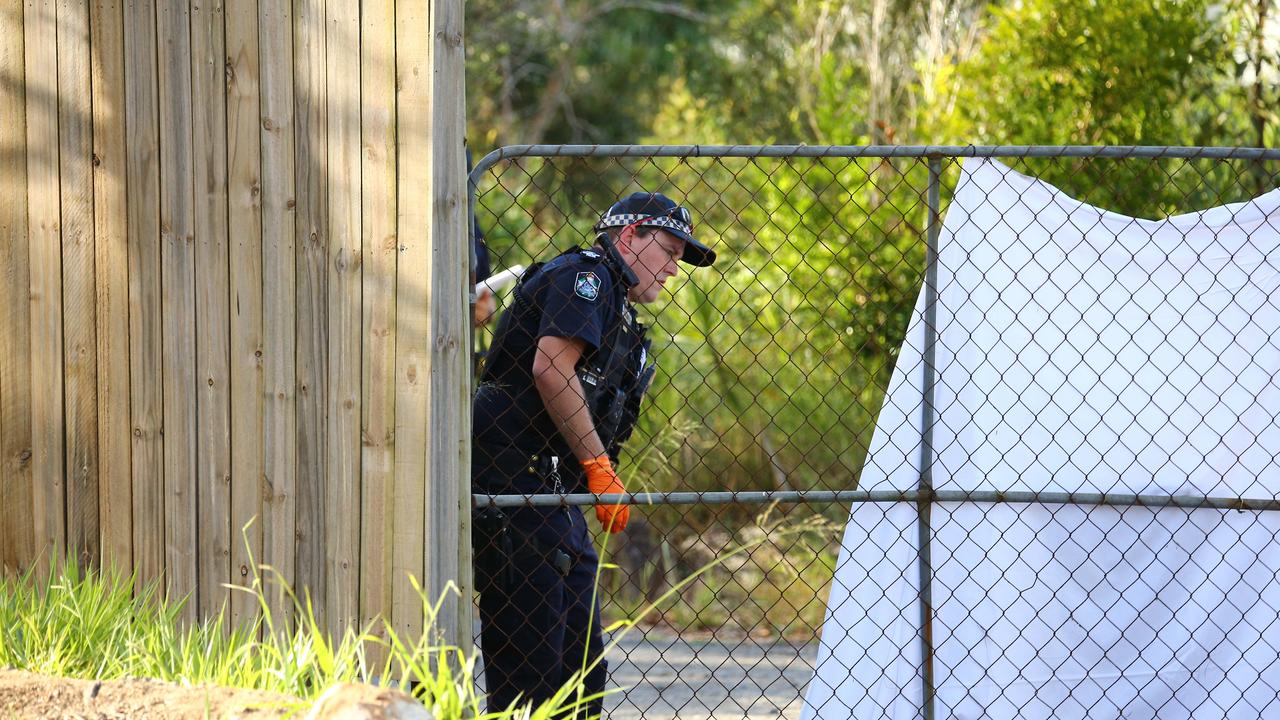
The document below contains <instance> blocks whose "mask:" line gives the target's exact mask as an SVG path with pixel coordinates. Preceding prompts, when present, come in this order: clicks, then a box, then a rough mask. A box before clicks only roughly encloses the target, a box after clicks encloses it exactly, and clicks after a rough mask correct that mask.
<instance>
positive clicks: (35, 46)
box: [23, 0, 66, 577]
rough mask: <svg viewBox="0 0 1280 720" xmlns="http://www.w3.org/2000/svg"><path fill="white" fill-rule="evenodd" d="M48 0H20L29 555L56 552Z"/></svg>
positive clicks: (56, 301)
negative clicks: (28, 381) (27, 311)
mask: <svg viewBox="0 0 1280 720" xmlns="http://www.w3.org/2000/svg"><path fill="white" fill-rule="evenodd" d="M57 23H58V19H57V10H56V8H55V7H54V4H53V0H27V4H26V12H25V15H24V26H25V29H26V41H25V45H24V49H23V52H24V54H25V69H26V103H27V233H28V235H27V237H28V240H29V242H30V245H29V248H30V252H29V262H30V271H31V285H30V288H31V326H30V329H31V453H32V455H31V463H32V464H31V481H32V485H33V489H34V493H33V497H32V500H33V502H32V506H33V522H34V526H35V542H36V547H37V553H39V554H41V555H42V557H41V558H40V559H39V560H38V561H37V570H38V572H39V574H40V576H41V577H43V576H44V575H45V574H46V571H47V570H48V568H49V562H48V560H49V559H51V558H53V559H60V558H62V557H63V554H64V548H65V544H64V543H65V542H66V513H65V510H66V505H65V503H66V495H65V486H64V484H63V477H64V476H63V454H62V450H63V430H64V425H63V414H62V247H61V246H62V230H61V217H60V208H59V199H60V198H59V177H58V172H59V167H58V166H59V162H58V154H59V152H58V147H59V145H58V36H57Z"/></svg>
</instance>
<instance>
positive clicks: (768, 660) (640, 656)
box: [605, 630, 816, 720]
mask: <svg viewBox="0 0 1280 720" xmlns="http://www.w3.org/2000/svg"><path fill="white" fill-rule="evenodd" d="M815 652H816V645H814V644H809V645H799V644H793V643H790V642H787V641H785V640H773V639H765V640H761V639H757V638H741V639H738V638H733V639H716V638H707V639H693V638H689V637H681V636H679V635H674V634H665V633H658V632H655V631H652V630H651V631H649V632H648V633H647V634H645V635H643V636H641V635H640V634H639V633H634V634H633V636H631V637H627V638H624V639H623V641H622V642H621V643H619V645H618V647H616V648H614V650H613V651H611V652H610V653H609V656H608V657H609V669H610V673H609V674H610V681H611V684H612V685H613V686H615V687H621V688H624V689H625V694H623V693H617V694H615V695H613V696H611V697H610V698H609V699H607V700H606V701H605V707H606V709H608V711H609V713H608V715H609V718H610V720H633V719H634V720H666V719H667V718H677V717H678V718H680V719H681V720H707V719H710V718H798V717H800V707H801V704H802V698H803V695H804V689H805V686H806V685H808V683H809V678H811V677H812V676H813V658H814V654H815Z"/></svg>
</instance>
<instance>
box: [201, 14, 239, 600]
mask: <svg viewBox="0 0 1280 720" xmlns="http://www.w3.org/2000/svg"><path fill="white" fill-rule="evenodd" d="M225 89H226V52H225V40H224V24H223V10H222V2H221V0H206V1H205V2H195V3H192V4H191V124H192V128H191V140H192V151H193V153H192V173H193V176H194V203H195V204H194V206H193V209H194V217H195V248H194V249H195V281H196V284H195V293H196V336H195V337H196V344H195V350H196V377H197V391H196V512H197V516H196V517H197V522H198V523H199V527H198V528H197V530H196V533H197V536H198V537H199V538H200V543H199V548H198V550H197V552H196V564H197V567H198V572H199V584H200V595H199V597H200V615H201V617H205V618H209V617H213V616H214V615H215V614H217V613H220V612H224V611H225V610H226V609H227V608H228V606H229V604H230V601H231V598H230V596H229V594H228V590H227V587H226V585H227V584H228V583H229V582H230V581H231V368H230V352H231V339H230V318H229V314H230V308H229V303H230V295H231V293H230V278H229V277H228V253H227V222H228V219H227V125H226V117H227V112H226V94H225Z"/></svg>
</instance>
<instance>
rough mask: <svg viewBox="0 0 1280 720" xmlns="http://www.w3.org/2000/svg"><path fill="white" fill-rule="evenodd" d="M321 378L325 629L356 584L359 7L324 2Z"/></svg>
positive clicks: (350, 602) (350, 610)
mask: <svg viewBox="0 0 1280 720" xmlns="http://www.w3.org/2000/svg"><path fill="white" fill-rule="evenodd" d="M326 15H327V20H326V23H325V30H326V32H325V55H326V58H325V59H326V73H325V75H326V79H327V88H326V94H325V98H326V105H327V109H326V112H325V118H326V120H327V124H328V141H329V152H328V180H329V185H328V190H327V196H328V205H329V247H328V263H327V266H328V278H327V281H326V282H327V289H328V316H329V317H328V320H329V325H328V356H329V362H328V366H327V371H328V381H327V382H326V383H325V388H326V390H327V392H328V395H327V398H326V399H327V403H326V405H327V408H326V410H327V413H326V415H327V422H328V428H327V439H326V442H325V450H326V453H327V455H328V456H327V457H326V459H325V468H326V470H327V480H326V483H325V486H326V488H325V489H326V494H327V497H326V498H325V503H324V504H325V508H326V509H327V513H326V515H327V522H326V523H325V532H326V534H327V537H326V538H325V546H326V547H327V548H328V553H327V554H326V560H327V561H328V568H327V570H326V573H325V581H326V582H325V589H326V593H325V596H326V602H325V611H326V612H327V613H328V621H329V628H330V629H331V630H332V632H333V633H334V636H335V637H338V636H340V635H341V634H342V633H343V632H344V631H345V630H346V629H347V628H354V626H355V624H356V621H357V619H358V615H359V587H360V574H359V573H360V567H359V557H360V399H361V398H360V321H361V292H360V291H361V288H360V276H361V267H360V266H361V257H362V256H361V248H360V6H359V4H358V3H344V2H330V3H328V4H327V6H326Z"/></svg>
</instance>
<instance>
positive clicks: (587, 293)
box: [573, 270, 600, 302]
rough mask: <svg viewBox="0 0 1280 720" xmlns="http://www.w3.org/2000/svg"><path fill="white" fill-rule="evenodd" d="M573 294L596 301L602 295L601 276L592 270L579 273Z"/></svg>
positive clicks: (575, 279) (574, 283)
mask: <svg viewBox="0 0 1280 720" xmlns="http://www.w3.org/2000/svg"><path fill="white" fill-rule="evenodd" d="M573 294H574V295H577V296H578V297H580V298H582V299H583V300H591V301H592V302H594V301H595V300H596V298H598V297H600V277H599V276H598V275H596V274H595V273H593V272H591V271H590V270H588V271H586V272H580V273H578V276H577V277H576V278H574V280H573Z"/></svg>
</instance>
